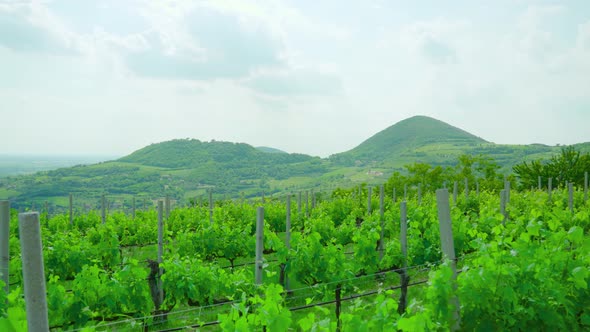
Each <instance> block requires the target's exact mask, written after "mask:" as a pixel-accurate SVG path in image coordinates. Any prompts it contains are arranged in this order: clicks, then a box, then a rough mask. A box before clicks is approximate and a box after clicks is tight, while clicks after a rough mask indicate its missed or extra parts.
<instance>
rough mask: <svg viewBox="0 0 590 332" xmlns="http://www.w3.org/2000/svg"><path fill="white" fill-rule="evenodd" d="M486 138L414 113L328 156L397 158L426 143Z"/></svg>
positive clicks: (460, 142)
mask: <svg viewBox="0 0 590 332" xmlns="http://www.w3.org/2000/svg"><path fill="white" fill-rule="evenodd" d="M486 143H488V142H487V141H485V140H483V139H481V138H479V137H477V136H474V135H472V134H470V133H468V132H466V131H464V130H462V129H459V128H456V127H453V126H451V125H449V124H447V123H445V122H442V121H440V120H436V119H433V118H430V117H427V116H414V117H411V118H409V119H406V120H403V121H400V122H398V123H396V124H394V125H392V126H390V127H389V128H387V129H385V130H383V131H380V132H379V133H377V134H375V135H373V136H372V137H371V138H369V139H367V140H366V141H364V142H363V143H361V144H360V145H359V146H357V147H355V148H354V149H352V150H350V151H347V152H344V153H339V154H336V155H333V156H331V157H330V159H331V160H333V161H334V162H336V163H339V164H353V163H355V162H356V163H357V164H358V163H359V162H361V163H366V162H383V161H391V160H395V159H398V158H399V157H400V156H402V155H404V154H407V153H414V152H415V150H416V149H418V148H421V147H424V146H428V145H440V144H449V145H454V146H462V147H465V146H476V145H480V144H486Z"/></svg>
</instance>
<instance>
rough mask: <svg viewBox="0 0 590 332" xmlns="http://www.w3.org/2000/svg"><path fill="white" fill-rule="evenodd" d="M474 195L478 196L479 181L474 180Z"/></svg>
mask: <svg viewBox="0 0 590 332" xmlns="http://www.w3.org/2000/svg"><path fill="white" fill-rule="evenodd" d="M475 196H477V198H479V181H475Z"/></svg>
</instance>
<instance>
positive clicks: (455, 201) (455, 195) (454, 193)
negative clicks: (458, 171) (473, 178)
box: [453, 181, 459, 205]
mask: <svg viewBox="0 0 590 332" xmlns="http://www.w3.org/2000/svg"><path fill="white" fill-rule="evenodd" d="M458 194H459V183H457V181H455V182H454V183H453V204H455V205H457V195H458Z"/></svg>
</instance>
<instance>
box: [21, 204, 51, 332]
mask: <svg viewBox="0 0 590 332" xmlns="http://www.w3.org/2000/svg"><path fill="white" fill-rule="evenodd" d="M18 226H19V235H20V244H21V251H22V255H21V259H22V266H23V281H24V289H25V306H26V310H27V327H28V331H30V332H37V331H39V332H41V331H43V332H45V331H49V320H48V316H47V291H46V288H45V271H44V268H43V245H42V243H41V225H40V224H39V213H37V212H29V213H21V214H19V216H18Z"/></svg>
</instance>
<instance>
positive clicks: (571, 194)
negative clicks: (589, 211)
mask: <svg viewBox="0 0 590 332" xmlns="http://www.w3.org/2000/svg"><path fill="white" fill-rule="evenodd" d="M567 190H568V194H569V200H568V203H569V204H568V205H569V208H570V212H571V213H574V184H573V183H572V182H568V184H567Z"/></svg>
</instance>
